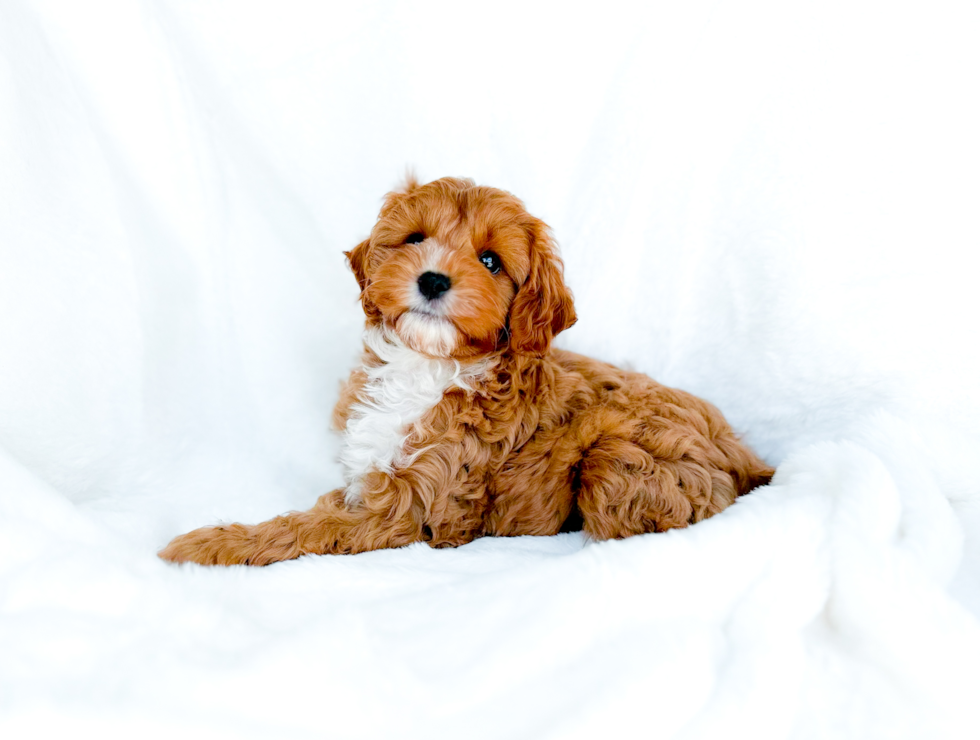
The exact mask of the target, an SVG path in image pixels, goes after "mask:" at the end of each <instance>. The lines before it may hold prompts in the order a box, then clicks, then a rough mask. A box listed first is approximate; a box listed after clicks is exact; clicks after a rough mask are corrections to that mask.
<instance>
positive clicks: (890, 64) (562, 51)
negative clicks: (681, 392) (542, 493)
mask: <svg viewBox="0 0 980 740" xmlns="http://www.w3.org/2000/svg"><path fill="white" fill-rule="evenodd" d="M896 5H897V4H894V3H893V4H884V5H881V6H874V5H861V4H855V3H853V2H848V3H842V4H840V5H839V6H837V5H835V4H833V3H819V4H818V5H816V6H813V7H809V8H806V9H802V10H801V9H791V7H792V6H795V4H792V3H772V4H766V3H759V2H748V3H732V4H724V3H722V4H717V3H701V2H685V3H663V4H652V5H649V4H648V6H647V9H646V10H642V11H641V10H638V9H637V8H636V7H634V6H623V7H619V6H616V5H615V4H608V3H602V4H599V5H595V4H590V5H587V6H583V7H581V8H578V7H576V6H575V5H574V4H563V5H561V6H557V5H547V6H545V5H542V6H538V5H535V4H533V3H531V4H529V3H527V2H516V3H497V2H495V3H481V4H473V5H472V6H471V5H469V4H465V3H443V4H440V5H431V6H429V5H425V6H421V5H419V4H418V3H405V4H400V3H394V2H392V3H383V4H379V5H375V6H371V7H361V4H358V3H344V4H343V7H342V8H341V7H339V6H340V4H339V3H338V4H336V6H337V7H335V4H331V3H321V2H315V1H314V0H310V1H309V2H299V1H298V0H278V1H277V2H275V3H259V2H257V3H246V2H231V1H230V0H229V1H228V2H217V1H214V0H212V1H207V2H205V1H203V0H198V1H196V2H187V3H174V2H168V1H165V0H159V1H151V0H146V2H142V3H133V2H128V1H126V0H118V1H117V2H112V1H110V0H105V1H103V2H85V3H79V2H69V1H67V0H66V1H65V2H52V1H45V0H9V1H7V2H3V3H0V736H3V737H4V738H33V737H46V736H51V735H50V733H51V732H58V733H60V735H61V736H67V735H68V734H69V733H70V734H71V736H73V737H74V736H78V734H79V733H83V734H82V736H85V735H87V734H90V733H91V732H95V731H98V733H99V734H100V736H101V737H120V738H133V737H139V738H144V737H158V736H159V737H164V736H166V737H175V736H176V737H189V738H190V737H207V738H224V737H228V738H253V737H254V738H270V737H271V738H279V737H284V738H285V737H331V738H396V737H397V738H415V737H419V738H422V737H425V738H440V737H454V738H523V737H528V738H544V737H555V738H569V737H583V738H584V737H588V738H596V737H600V738H616V737H656V738H674V737H676V738H706V739H712V740H713V739H715V738H741V737H746V738H753V740H762V739H764V738H855V739H860V740H866V739H867V738H877V737H881V738H949V737H957V736H962V737H975V736H976V735H975V732H976V722H975V719H974V717H975V709H973V702H974V701H975V700H976V696H977V690H978V687H980V623H978V619H977V615H978V614H980V581H978V578H980V478H978V476H977V473H976V466H977V463H978V458H980V454H978V453H980V430H978V424H977V421H976V419H977V418H978V416H977V415H978V413H980V398H978V395H977V379H978V378H980V352H978V331H977V323H976V317H977V316H978V315H980V300H978V298H977V288H976V282H977V281H976V264H977V257H976V255H977V254H978V249H980V219H978V217H977V204H978V203H980V179H978V174H977V173H978V172H980V145H978V140H980V137H978V136H977V132H978V131H980V113H978V108H977V105H976V91H977V90H978V89H980V83H978V77H977V70H980V51H978V48H980V47H978V45H977V43H976V39H977V37H978V35H980V26H978V23H977V17H976V13H975V11H972V10H968V9H969V8H970V5H968V4H965V3H964V5H963V8H962V9H961V8H959V7H957V6H955V5H949V6H944V5H941V4H936V3H930V4H928V6H925V5H923V7H922V8H919V9H915V8H907V7H905V6H903V8H905V9H899V8H898V7H896ZM974 5H975V4H974ZM971 13H972V15H971ZM406 166H414V167H415V168H416V169H417V171H418V174H419V175H420V177H421V178H422V179H433V178H435V177H440V176H443V175H463V176H470V177H473V178H475V179H476V180H477V181H479V182H481V183H486V184H491V185H495V186H497V187H502V188H506V189H508V190H511V191H512V192H514V193H515V194H517V195H518V196H520V197H522V198H523V199H524V200H525V202H526V203H527V205H528V208H529V209H530V210H531V211H532V212H533V213H535V214H536V215H539V216H540V217H542V218H544V219H545V220H546V221H547V222H548V223H549V224H551V226H552V227H553V229H554V231H555V235H556V237H557V239H558V241H559V243H560V244H561V245H562V250H563V254H564V256H565V260H566V265H567V269H566V275H567V278H568V282H569V284H570V285H571V287H572V289H573V291H574V292H575V295H576V305H577V310H578V314H579V317H580V321H579V323H578V324H577V325H576V326H575V327H574V328H573V329H571V330H570V331H568V332H567V333H566V334H564V335H563V336H562V338H561V344H562V346H565V347H568V348H571V349H575V350H577V351H581V352H584V353H588V354H591V355H595V356H598V357H602V358H603V359H606V360H609V361H612V362H616V363H619V364H624V365H631V366H632V367H635V368H636V369H639V370H642V371H644V372H647V373H648V374H650V375H652V376H653V377H655V378H657V379H658V380H660V381H662V382H664V383H667V384H669V385H675V386H679V387H682V388H685V389H687V390H689V391H692V392H694V393H697V394H699V395H701V396H703V397H705V398H708V399H709V400H711V401H712V402H714V403H715V404H717V405H718V406H719V407H720V408H721V409H722V410H723V411H724V412H725V414H726V415H727V416H728V418H729V420H730V421H731V422H732V424H733V426H734V427H735V428H736V429H737V430H739V431H740V433H742V434H743V435H744V437H745V439H746V441H747V442H749V443H750V444H751V445H753V446H754V447H755V449H756V450H757V451H758V452H759V453H760V454H762V455H763V456H764V457H765V458H766V459H767V460H768V461H769V462H771V463H773V464H775V465H777V466H778V472H777V475H776V478H775V480H774V481H773V483H772V485H770V486H768V487H767V488H763V489H760V490H758V491H756V492H754V493H752V494H751V495H749V496H747V497H745V498H743V499H741V500H740V501H739V502H738V503H737V504H736V505H735V506H733V507H732V508H730V509H728V510H727V511H725V512H723V513H722V514H721V515H719V516H717V517H715V518H713V519H711V520H708V521H706V522H703V523H701V524H698V525H697V526H694V527H691V528H689V529H687V530H683V531H673V532H670V533H667V534H658V535H648V536H642V537H634V538H632V539H629V540H625V541H614V542H599V543H595V542H587V541H585V540H584V538H583V537H582V536H581V535H579V534H563V535H559V536H556V537H546V538H532V537H522V538H515V539H484V540H480V541H477V542H474V543H472V544H470V545H467V546H465V547H461V548H458V549H455V550H431V549H429V548H428V547H427V546H425V545H415V546H411V547H408V548H405V549H401V550H392V551H381V552H373V553H367V554H364V555H358V556H351V557H346V556H322V557H305V558H302V559H300V560H297V561H292V562H287V563H281V564H277V565H274V566H271V567H268V568H264V569H248V568H226V569H217V568H216V569H205V568H200V567H197V566H182V567H177V566H172V565H167V564H165V563H163V562H161V561H159V560H158V559H157V558H156V557H155V552H156V551H157V550H158V549H159V548H160V547H162V546H163V545H164V544H166V542H167V541H168V540H169V539H170V538H171V537H172V536H174V535H176V534H179V533H181V532H184V531H187V530H188V529H191V528H194V527H197V526H201V525H204V524H209V523H215V522H218V521H247V522H254V521H259V520H262V519H265V518H268V517H270V516H273V515H275V514H278V513H281V512H283V511H286V510H289V509H302V508H307V507H308V506H310V505H311V504H312V502H313V501H314V500H315V498H316V496H317V495H318V494H319V493H322V492H324V491H326V490H329V489H331V488H334V487H336V486H337V485H338V484H339V483H340V480H341V478H340V471H339V468H338V466H337V464H336V460H335V458H336V453H337V449H338V444H337V441H336V440H334V439H333V438H332V437H331V435H330V433H329V432H328V428H327V427H328V419H329V412H330V409H331V405H332V403H333V401H334V400H335V398H336V395H337V387H338V382H339V380H340V379H341V378H342V377H344V376H345V374H346V371H347V370H348V368H349V367H350V365H351V364H352V363H353V361H354V359H355V357H356V356H357V353H358V350H359V333H360V327H361V315H360V312H359V308H358V305H357V302H356V285H355V282H354V280H353V278H352V276H351V275H350V273H349V272H348V271H347V269H346V267H345V265H344V261H343V256H342V251H343V250H345V249H350V248H351V247H352V246H354V245H355V244H356V243H357V242H358V241H359V240H360V239H362V238H364V236H365V235H366V234H367V232H368V231H369V229H370V227H371V225H372V223H373V220H374V217H375V216H376V213H377V209H378V206H379V204H380V198H381V196H382V195H383V194H384V193H385V192H386V191H387V190H389V189H390V188H392V187H394V186H395V185H397V183H398V181H399V179H400V178H401V177H402V175H403V172H404V170H405V168H406ZM971 725H972V726H971Z"/></svg>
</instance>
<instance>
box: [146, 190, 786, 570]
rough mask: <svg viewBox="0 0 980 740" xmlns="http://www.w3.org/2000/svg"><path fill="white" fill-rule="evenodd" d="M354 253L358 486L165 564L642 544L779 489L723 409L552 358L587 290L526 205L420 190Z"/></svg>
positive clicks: (235, 528)
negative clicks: (647, 537)
mask: <svg viewBox="0 0 980 740" xmlns="http://www.w3.org/2000/svg"><path fill="white" fill-rule="evenodd" d="M347 257H348V260H349V261H350V265H351V268H352V269H353V271H354V275H355V276H356V277H357V282H358V284H359V285H360V287H361V305H362V306H363V308H364V314H365V317H366V327H365V331H364V355H363V360H362V363H361V366H360V367H358V368H356V369H355V370H354V371H353V372H352V373H351V376H350V378H349V380H348V381H347V383H346V385H345V386H344V388H343V390H342V392H341V395H340V401H339V403H338V404H337V408H336V409H335V411H334V417H333V420H334V424H335V426H336V427H337V428H338V429H339V430H341V431H342V432H343V434H344V438H345V443H346V444H345V449H344V452H343V453H342V455H341V462H342V464H343V467H344V473H345V475H344V477H345V485H344V486H343V487H341V488H337V489H336V490H334V491H331V492H330V493H327V494H325V495H323V496H321V497H320V499H319V500H318V501H317V503H316V505H315V506H314V507H313V508H312V509H310V510H309V511H304V512H298V513H291V514H286V515H284V516H279V517H276V518H275V519H272V520H270V521H267V522H263V523H261V524H255V525H244V524H231V525H227V526H219V527H205V528H203V529H197V530H194V531H193V532H190V533H188V534H185V535H181V536H180V537H177V538H176V539H174V540H173V541H172V542H171V543H170V544H169V545H167V547H166V548H164V550H162V551H161V552H160V557H162V558H164V559H166V560H172V561H175V562H183V561H193V562H196V563H203V564H208V565H232V564H246V565H266V564H268V563H274V562H276V561H279V560H288V559H291V558H296V557H299V556H300V555H305V554H308V553H356V552H362V551H365V550H373V549H378V548H383V547H399V546H402V545H407V544H409V543H411V542H428V543H429V544H430V545H432V546H435V547H445V546H452V545H461V544H463V543H465V542H469V541H471V540H473V539H474V538H476V537H481V536H483V535H501V536H509V535H522V534H531V535H550V534H555V533H556V532H558V531H560V530H561V529H562V528H563V525H565V526H567V527H570V526H573V524H574V525H578V524H580V525H581V527H582V528H583V529H584V530H585V532H586V533H587V534H588V535H590V536H591V537H593V538H596V539H606V538H611V537H628V536H630V535H634V534H641V533H644V532H660V531H663V530H666V529H670V528H672V527H686V526H687V525H688V524H692V523H694V522H697V521H700V520H701V519H704V518H706V517H709V516H711V515H712V514H717V513H718V512H719V511H721V510H722V509H724V508H725V507H726V506H728V505H730V504H731V503H732V502H733V501H734V500H735V497H736V496H739V495H741V494H743V493H747V492H748V491H750V490H751V489H752V488H754V487H756V486H759V485H762V484H765V483H767V482H768V481H769V479H770V478H771V477H772V474H773V469H772V468H770V467H769V466H768V465H766V463H764V462H763V461H762V460H761V459H759V458H758V457H757V456H756V455H755V454H754V453H753V452H752V451H751V450H750V449H749V448H748V447H746V446H745V445H743V444H742V443H741V442H739V440H738V438H737V437H736V436H735V434H734V433H733V432H732V430H731V428H730V427H729V425H728V423H727V422H726V421H725V419H724V417H723V416H722V415H721V412H720V411H718V409H717V408H715V407H714V406H712V405H711V404H710V403H707V402H706V401H702V400H700V399H698V398H695V397H694V396H692V395H690V394H688V393H685V392H684V391H679V390H674V389H672V388H667V387H665V386H662V385H660V384H658V383H656V382H655V381H653V380H651V379H650V378H648V377H646V376H644V375H641V374H639V373H632V372H626V371H623V370H619V369H617V368H615V367H613V366H612V365H607V364H606V363H603V362H599V361H597V360H592V359H589V358H587V357H582V356H581V355H577V354H573V353H571V352H564V351H560V350H553V349H551V342H552V339H553V338H554V337H555V335H556V334H558V333H559V332H561V331H562V330H564V329H566V328H568V327H569V326H571V325H572V324H573V323H574V322H575V310H574V307H573V304H572V295H571V293H570V292H569V290H568V288H567V287H566V285H565V283H564V280H563V279H562V263H561V260H560V259H559V257H558V255H557V254H556V252H555V248H554V246H553V244H552V241H551V238H550V235H549V232H548V228H547V226H546V225H545V224H544V223H543V222H542V221H540V220H538V219H537V218H535V217H534V216H531V215H530V214H529V213H528V212H527V211H526V210H525V209H524V205H523V204H522V203H521V201H520V200H518V199H517V198H515V197H514V196H513V195H511V194H510V193H506V192H504V191H502V190H497V189H495V188H489V187H480V186H476V185H474V184H473V182H472V181H470V180H462V179H455V178H443V179H441V180H436V181H435V182H431V183H429V184H427V185H419V184H418V183H416V182H414V181H409V182H408V183H407V185H406V186H405V188H404V190H402V191H399V192H394V193H390V194H389V195H388V196H387V199H386V200H385V203H384V205H383V207H382V208H381V213H380V215H379V217H378V221H377V223H376V224H375V225H374V228H373V229H372V230H371V235H370V237H369V238H368V239H367V240H365V241H363V242H361V243H360V244H358V245H357V246H356V247H355V248H354V249H353V250H352V251H350V252H348V253H347Z"/></svg>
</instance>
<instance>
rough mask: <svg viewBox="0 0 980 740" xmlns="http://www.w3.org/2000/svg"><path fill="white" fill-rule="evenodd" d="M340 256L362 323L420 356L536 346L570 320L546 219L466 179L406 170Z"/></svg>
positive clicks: (536, 349)
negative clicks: (429, 178)
mask: <svg viewBox="0 0 980 740" xmlns="http://www.w3.org/2000/svg"><path fill="white" fill-rule="evenodd" d="M346 255H347V259H348V260H349V262H350V265H351V268H352V269H353V271H354V275H355V276H356V277H357V282H358V284H359V285H360V286H361V304H362V305H363V307H364V313H365V314H366V316H367V321H368V324H370V325H384V326H386V327H388V328H389V329H391V330H393V331H395V332H396V333H397V335H398V336H399V338H400V339H401V340H402V341H403V342H404V343H405V344H406V345H407V346H408V347H410V348H411V349H413V350H415V351H416V352H420V353H422V354H424V355H428V356H430V357H452V358H455V359H468V358H474V357H477V356H479V355H484V354H488V353H491V352H495V351H498V350H505V349H509V350H511V351H514V352H520V353H530V354H542V353H544V352H546V351H547V350H548V348H549V346H550V345H551V340H552V339H553V338H554V336H555V335H556V334H558V332H560V331H562V330H564V329H567V328H568V327H569V326H571V325H572V324H573V323H575V309H574V307H573V305H572V294H571V292H570V291H569V290H568V288H567V287H566V285H565V282H564V280H563V279H562V264H561V260H560V258H559V257H558V255H557V254H556V252H555V249H554V246H553V244H552V242H551V238H550V236H549V233H548V227H547V226H546V225H545V224H544V222H542V221H540V220H539V219H537V218H535V217H534V216H531V215H530V214H529V213H528V212H527V211H526V210H524V204H523V203H521V201H520V200H518V199H517V198H515V197H514V196H513V195H511V194H510V193H507V192H504V191H503V190H497V189H495V188H488V187H480V186H476V185H474V184H473V182H472V181H471V180H461V179H456V178H449V177H447V178H443V179H441V180H436V181H434V182H430V183H429V184H428V185H419V184H418V183H416V182H415V181H414V180H411V179H410V180H409V182H408V183H407V184H406V186H405V188H404V190H401V191H398V192H393V193H389V194H388V196H387V197H386V199H385V203H384V205H383V206H382V208H381V213H380V215H379V216H378V222H377V223H376V224H375V226H374V228H373V229H372V230H371V236H370V237H369V238H368V239H366V240H365V241H363V242H361V243H360V244H358V245H357V246H356V247H355V248H354V249H353V250H351V251H350V252H347V253H346Z"/></svg>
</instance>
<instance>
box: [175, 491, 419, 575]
mask: <svg viewBox="0 0 980 740" xmlns="http://www.w3.org/2000/svg"><path fill="white" fill-rule="evenodd" d="M421 538H422V524H421V522H420V521H418V520H417V517H416V515H415V512H414V511H413V510H411V509H410V510H407V511H393V510H391V509H390V508H387V507H385V508H381V509H377V508H372V507H370V506H368V505H366V504H364V503H361V504H355V505H352V506H348V505H347V504H345V503H344V489H343V488H338V489H336V490H335V491H331V492H330V493H328V494H325V495H323V496H321V497H320V500H319V501H318V502H317V504H316V506H314V507H313V508H312V509H310V510H309V511H303V512H293V513H291V514H286V515H284V516H277V517H276V518H275V519H270V520H269V521H267V522H262V523H261V524H252V525H248V524H229V525H226V526H219V527H202V528H201V529H195V530H194V531H193V532H188V533H187V534H183V535H180V536H179V537H176V538H174V540H173V541H171V543H170V544H169V545H167V546H166V547H165V548H164V549H163V550H161V551H160V553H159V556H160V557H161V558H163V559H164V560H170V561H172V562H175V563H183V562H193V563H200V564H201V565H268V564H269V563H275V562H278V561H280V560H292V559H293V558H298V557H299V556H301V555H307V554H325V553H356V552H364V551H365V550H379V549H383V548H387V547H401V546H403V545H407V544H409V543H412V542H417V541H418V540H420V539H421Z"/></svg>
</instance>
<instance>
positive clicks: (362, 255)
mask: <svg viewBox="0 0 980 740" xmlns="http://www.w3.org/2000/svg"><path fill="white" fill-rule="evenodd" d="M369 243H370V241H369V240H368V239H365V240H364V241H362V242H361V243H360V244H358V245H357V246H356V247H354V248H353V249H352V250H351V251H349V252H344V256H345V257H347V263H348V264H349V265H350V269H351V270H352V271H353V272H354V277H356V278H357V284H358V285H359V286H360V288H361V308H363V309H364V315H365V316H366V317H367V318H368V320H371V319H377V318H379V317H380V316H381V311H380V309H379V308H378V307H377V306H376V305H375V304H374V301H372V300H371V299H370V298H368V294H367V288H368V282H369V281H368V276H367V257H368V244H369Z"/></svg>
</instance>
